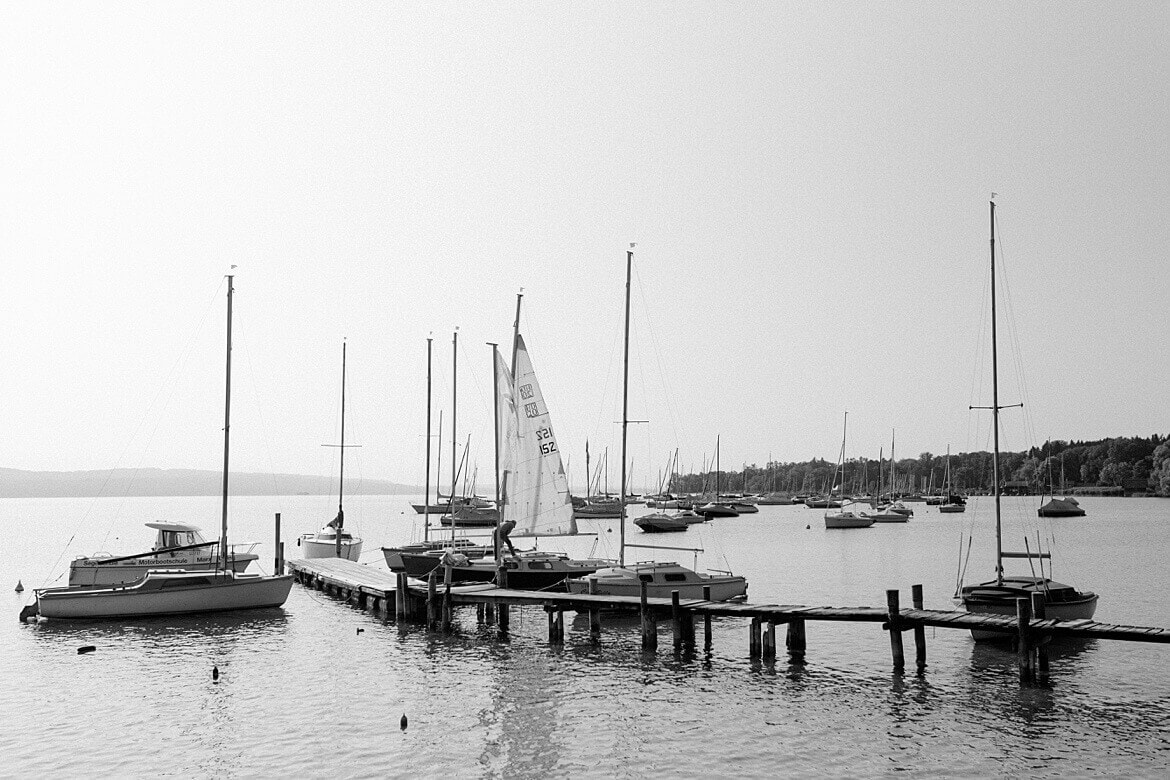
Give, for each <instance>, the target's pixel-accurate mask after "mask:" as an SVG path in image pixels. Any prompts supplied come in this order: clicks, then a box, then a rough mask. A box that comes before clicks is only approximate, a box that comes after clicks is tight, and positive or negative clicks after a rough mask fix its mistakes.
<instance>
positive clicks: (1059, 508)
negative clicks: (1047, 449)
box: [1036, 452, 1085, 517]
mask: <svg viewBox="0 0 1170 780" xmlns="http://www.w3.org/2000/svg"><path fill="white" fill-rule="evenodd" d="M1048 490H1049V491H1053V492H1054V491H1055V487H1054V485H1053V483H1052V458H1051V457H1050V458H1049V459H1048ZM1060 492H1062V493H1063V492H1064V453H1063V452H1062V453H1061V454H1060ZM1049 495H1051V496H1052V497H1051V498H1050V499H1049V500H1048V503H1046V504H1042V505H1041V506H1040V508H1039V509H1037V510H1036V514H1037V515H1038V516H1040V517H1084V516H1085V510H1083V509H1081V505H1080V504H1079V503H1077V500H1076V499H1075V498H1073V497H1072V496H1065V497H1064V498H1058V497H1057V496H1055V495H1052V492H1050V493H1049ZM1040 498H1041V500H1043V498H1044V497H1043V496H1041V497H1040Z"/></svg>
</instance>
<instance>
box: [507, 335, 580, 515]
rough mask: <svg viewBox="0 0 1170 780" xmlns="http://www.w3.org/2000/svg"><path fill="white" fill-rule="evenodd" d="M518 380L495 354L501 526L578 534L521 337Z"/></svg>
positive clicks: (544, 408)
mask: <svg viewBox="0 0 1170 780" xmlns="http://www.w3.org/2000/svg"><path fill="white" fill-rule="evenodd" d="M516 338H517V345H516V375H515V377H514V378H513V377H512V376H511V374H510V372H509V371H508V368H507V367H506V366H504V365H503V359H502V358H501V357H500V356H499V353H497V354H496V383H497V387H498V388H499V397H500V439H501V441H500V453H501V468H502V469H503V472H504V482H503V484H504V498H503V504H504V506H503V511H502V513H501V515H500V520H501V522H507V521H509V520H511V521H513V522H515V523H516V530H515V531H514V532H513V533H512V535H513V536H539V535H542V534H545V535H560V534H575V533H577V522H576V521H575V520H574V519H573V504H572V500H571V499H570V497H569V481H568V480H567V479H566V478H565V468H564V465H563V464H562V463H561V452H560V448H559V446H558V445H557V440H556V437H555V436H554V435H553V429H552V421H551V419H550V417H549V413H548V406H547V405H546V404H545V402H544V395H543V394H542V393H541V392H540V384H539V383H538V382H537V381H536V374H535V373H534V372H533V370H532V359H531V358H530V357H529V355H528V349H527V347H526V346H525V344H524V339H523V337H521V336H519V335H517V337H516Z"/></svg>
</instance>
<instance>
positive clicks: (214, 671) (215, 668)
mask: <svg viewBox="0 0 1170 780" xmlns="http://www.w3.org/2000/svg"><path fill="white" fill-rule="evenodd" d="M211 679H212V680H219V667H218V666H213V667H211Z"/></svg>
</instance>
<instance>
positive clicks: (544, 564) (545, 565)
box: [528, 561, 552, 569]
mask: <svg viewBox="0 0 1170 780" xmlns="http://www.w3.org/2000/svg"><path fill="white" fill-rule="evenodd" d="M528 568H529V569H551V568H552V564H551V563H549V562H548V561H529V562H528Z"/></svg>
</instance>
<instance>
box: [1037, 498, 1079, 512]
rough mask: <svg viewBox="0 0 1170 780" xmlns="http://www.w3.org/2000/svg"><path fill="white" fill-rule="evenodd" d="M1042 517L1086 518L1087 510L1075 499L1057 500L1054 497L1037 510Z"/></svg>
mask: <svg viewBox="0 0 1170 780" xmlns="http://www.w3.org/2000/svg"><path fill="white" fill-rule="evenodd" d="M1036 514H1037V515H1039V516H1040V517H1084V516H1085V510H1083V509H1081V506H1080V504H1078V503H1077V500H1076V499H1075V498H1071V497H1070V498H1056V497H1055V496H1053V497H1052V498H1051V499H1049V501H1048V503H1046V504H1045V505H1044V506H1042V507H1040V508H1039V509H1037V510H1036Z"/></svg>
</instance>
